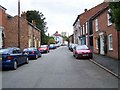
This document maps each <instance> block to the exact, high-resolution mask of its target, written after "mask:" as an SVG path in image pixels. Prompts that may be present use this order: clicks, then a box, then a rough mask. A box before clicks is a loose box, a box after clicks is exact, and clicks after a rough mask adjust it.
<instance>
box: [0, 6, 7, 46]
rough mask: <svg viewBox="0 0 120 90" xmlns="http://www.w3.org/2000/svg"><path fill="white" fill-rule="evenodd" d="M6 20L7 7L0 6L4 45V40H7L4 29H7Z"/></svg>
mask: <svg viewBox="0 0 120 90" xmlns="http://www.w3.org/2000/svg"><path fill="white" fill-rule="evenodd" d="M6 20H7V15H6V9H5V8H3V7H1V6H0V26H2V27H3V35H4V36H3V37H2V39H3V47H4V40H5V33H4V30H6Z"/></svg>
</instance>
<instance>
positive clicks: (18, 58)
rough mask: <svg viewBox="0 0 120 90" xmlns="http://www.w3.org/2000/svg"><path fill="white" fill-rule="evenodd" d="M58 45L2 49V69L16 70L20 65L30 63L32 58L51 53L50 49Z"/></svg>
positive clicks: (0, 53) (0, 64) (0, 65)
mask: <svg viewBox="0 0 120 90" xmlns="http://www.w3.org/2000/svg"><path fill="white" fill-rule="evenodd" d="M57 47H58V46H55V45H54V44H50V45H49V46H48V45H41V47H39V48H38V49H37V48H34V47H30V48H25V49H23V50H21V49H20V48H17V47H10V48H5V49H0V69H1V68H3V69H4V68H8V69H14V70H16V69H17V67H18V66H19V65H22V64H25V63H26V64H28V63H29V60H30V59H38V58H39V57H42V53H49V52H50V49H55V48H57Z"/></svg>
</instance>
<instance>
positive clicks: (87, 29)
mask: <svg viewBox="0 0 120 90" xmlns="http://www.w3.org/2000/svg"><path fill="white" fill-rule="evenodd" d="M87 30H88V25H87V22H86V33H88V32H87Z"/></svg>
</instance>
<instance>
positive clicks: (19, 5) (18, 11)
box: [18, 0, 20, 48]
mask: <svg viewBox="0 0 120 90" xmlns="http://www.w3.org/2000/svg"><path fill="white" fill-rule="evenodd" d="M18 48H20V0H18Z"/></svg>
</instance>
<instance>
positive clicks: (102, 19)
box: [73, 2, 120, 59]
mask: <svg viewBox="0 0 120 90" xmlns="http://www.w3.org/2000/svg"><path fill="white" fill-rule="evenodd" d="M109 12H110V9H109V3H107V2H103V3H101V4H99V5H97V6H95V7H93V8H91V9H90V10H87V9H85V12H84V13H82V14H80V15H78V16H77V19H76V20H75V22H74V24H73V29H74V31H73V32H74V33H73V35H74V43H77V44H80V45H83V44H86V45H88V47H89V48H91V49H92V50H93V52H94V53H96V54H100V55H106V56H109V57H111V58H115V59H118V56H119V55H118V51H119V49H120V48H119V47H120V45H118V40H119V41H120V38H118V32H117V30H116V29H115V25H114V24H113V23H111V22H110V20H109V19H110V16H109V14H108V13H109Z"/></svg>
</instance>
